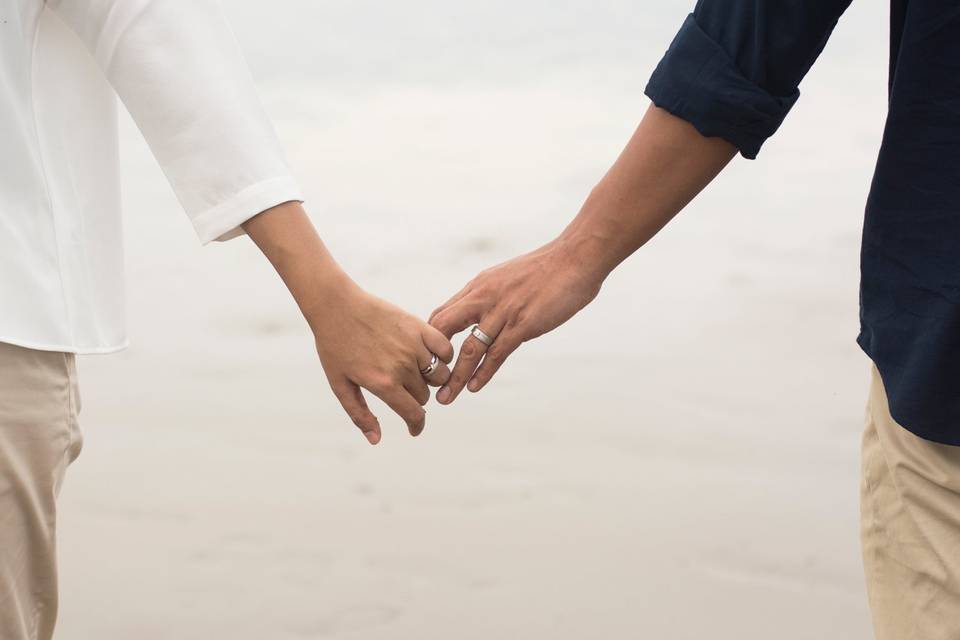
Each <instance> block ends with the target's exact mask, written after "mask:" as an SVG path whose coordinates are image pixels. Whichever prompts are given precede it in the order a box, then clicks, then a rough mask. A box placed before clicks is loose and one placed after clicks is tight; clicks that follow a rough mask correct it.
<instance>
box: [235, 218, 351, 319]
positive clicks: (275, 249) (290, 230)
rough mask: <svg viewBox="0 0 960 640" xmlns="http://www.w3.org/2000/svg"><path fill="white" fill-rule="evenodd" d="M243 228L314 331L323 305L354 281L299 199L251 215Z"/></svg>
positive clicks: (321, 314)
mask: <svg viewBox="0 0 960 640" xmlns="http://www.w3.org/2000/svg"><path fill="white" fill-rule="evenodd" d="M243 228H244V231H246V232H247V235H249V236H250V239H251V240H253V242H254V243H255V244H256V245H257V246H258V247H259V248H260V250H261V251H262V252H263V254H264V255H265V256H266V257H267V259H268V260H269V261H270V263H271V264H273V267H274V269H276V271H277V273H278V274H279V275H280V277H281V278H282V279H283V282H284V284H286V285H287V288H288V289H289V290H290V293H291V295H292V296H293V298H294V300H296V302H297V305H299V307H300V310H301V311H302V312H303V315H304V317H305V318H306V319H307V322H308V323H309V324H310V328H311V329H312V330H313V331H314V333H317V331H318V329H319V326H318V325H319V324H320V323H321V321H322V320H323V318H324V313H323V309H324V308H325V307H326V308H328V309H329V308H330V307H331V306H333V305H335V304H336V303H337V301H338V300H342V298H343V296H344V294H345V293H346V292H348V291H351V290H352V289H354V288H356V284H354V282H353V281H352V280H351V279H350V277H349V276H348V275H347V274H346V273H345V272H344V271H343V269H341V268H340V265H338V264H337V262H336V260H334V258H333V256H332V255H331V254H330V252H329V251H328V250H327V247H326V246H325V245H324V243H323V240H321V239H320V236H319V234H318V233H317V231H316V229H315V228H314V226H313V223H312V222H311V221H310V218H309V217H308V216H307V213H306V212H305V211H304V210H303V207H302V206H301V205H300V203H299V202H286V203H284V204H281V205H278V206H276V207H273V208H271V209H267V210H266V211H264V212H263V213H261V214H259V215H257V216H254V217H253V218H251V219H250V220H248V221H247V222H245V223H244V224H243Z"/></svg>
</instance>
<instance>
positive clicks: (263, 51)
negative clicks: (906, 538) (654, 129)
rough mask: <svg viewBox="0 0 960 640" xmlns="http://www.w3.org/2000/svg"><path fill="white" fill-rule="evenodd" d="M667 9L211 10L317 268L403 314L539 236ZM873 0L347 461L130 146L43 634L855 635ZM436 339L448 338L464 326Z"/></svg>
mask: <svg viewBox="0 0 960 640" xmlns="http://www.w3.org/2000/svg"><path fill="white" fill-rule="evenodd" d="M692 4H693V2H692V0H690V1H689V2H680V1H677V0H671V1H669V2H668V1H666V0H657V1H656V2H650V3H637V2H632V1H631V2H627V1H625V0H603V1H594V0H571V1H569V2H563V3H557V2H547V1H546V0H527V1H525V2H523V3H517V2H508V1H506V0H488V1H487V2H483V3H479V2H461V3H446V2H439V1H437V0H413V1H411V2H404V3H387V2H374V1H371V0H351V1H347V0H324V1H320V2H317V1H312V2H311V1H307V0H298V1H294V0H285V1H284V2H278V3H258V2H252V1H249V0H226V2H225V5H226V7H227V10H228V12H229V14H230V16H231V18H232V19H233V21H234V26H235V29H236V31H237V34H238V37H239V39H240V41H241V43H242V45H243V47H244V50H245V52H246V55H247V57H248V59H249V61H250V64H251V67H252V69H253V72H254V75H255V76H256V78H257V81H258V84H259V85H260V87H261V89H262V94H263V98H264V102H265V104H266V106H267V109H268V111H269V112H270V114H271V116H272V117H273V118H274V119H275V121H276V124H277V129H278V131H279V133H280V135H281V137H282V139H283V141H284V143H285V144H286V146H287V148H288V151H289V156H290V159H291V162H292V164H293V165H294V166H295V168H296V171H297V174H298V176H299V177H300V179H301V180H302V183H303V185H304V187H305V189H306V191H307V197H308V203H307V204H308V208H309V210H310V211H311V214H312V216H313V218H314V220H315V221H316V223H317V225H318V227H319V228H320V230H321V234H322V235H323V236H324V237H325V239H326V240H327V242H328V243H329V245H330V246H331V247H332V249H333V250H334V252H335V254H336V255H337V256H338V258H339V259H340V260H341V261H342V262H343V263H344V265H345V266H346V267H347V268H348V270H349V271H350V272H351V273H352V274H353V275H354V276H355V278H356V279H358V280H359V281H360V282H361V283H362V284H363V285H364V286H366V287H367V288H369V289H370V290H372V291H374V292H376V293H377V294H379V295H382V296H384V297H387V298H389V299H391V300H393V301H395V302H397V303H399V304H401V305H403V306H405V307H407V308H409V309H411V310H412V311H414V312H416V313H418V314H420V315H423V316H426V315H428V314H429V312H430V311H431V310H432V309H433V307H435V306H436V305H438V304H439V303H440V302H442V301H443V300H445V299H446V298H447V297H448V296H450V295H451V294H453V293H454V292H456V291H457V290H458V289H459V288H460V286H462V284H464V283H465V282H466V281H467V280H468V279H469V278H470V277H472V276H473V275H474V274H475V273H476V272H477V271H478V270H480V269H482V268H484V267H486V266H489V265H490V264H492V263H495V262H499V261H501V260H504V259H506V258H508V257H511V256H513V255H515V254H517V253H519V252H522V251H526V250H528V249H531V248H533V247H535V246H537V245H538V244H539V243H541V242H543V241H545V240H547V239H549V238H550V237H552V235H553V234H554V233H556V232H557V231H558V230H559V229H560V228H561V227H562V226H563V224H564V223H565V222H566V221H567V220H568V219H569V218H570V217H571V216H572V215H574V214H575V213H576V211H577V209H578V208H579V205H580V203H581V202H582V199H583V197H584V196H585V195H586V193H587V192H588V191H589V189H590V187H591V186H592V185H593V184H594V183H595V182H596V181H597V180H598V179H599V178H600V176H601V175H602V173H603V172H604V171H605V170H606V168H607V167H608V166H609V164H610V163H611V162H612V160H613V159H614V157H615V156H616V154H617V153H618V152H619V150H620V149H621V147H622V145H623V144H624V143H625V141H626V140H627V138H628V136H629V135H630V133H631V132H632V130H633V128H634V126H635V125H636V123H637V122H638V121H639V119H640V117H641V115H642V113H643V111H644V109H645V108H646V105H647V100H646V99H645V98H644V96H643V87H644V84H645V82H646V80H647V78H648V76H649V74H650V72H651V71H652V69H653V67H654V66H655V64H656V62H657V61H658V59H659V57H660V55H661V53H662V51H663V50H664V49H665V48H666V47H667V45H668V43H669V41H670V39H671V38H672V37H673V35H674V33H675V31H676V29H677V28H678V27H679V25H680V23H681V22H682V19H683V16H684V15H685V14H686V13H687V12H688V11H689V10H690V8H691V6H692ZM886 11H887V10H886V7H885V6H884V3H870V2H860V3H854V6H853V7H852V8H851V9H850V11H849V13H848V14H847V16H846V17H845V18H844V20H843V21H842V22H841V25H840V27H839V28H838V30H837V32H836V34H835V36H834V39H833V40H832V41H831V43H830V44H829V46H828V47H827V50H826V52H825V53H824V55H823V56H822V57H821V60H820V62H819V64H818V65H817V67H815V68H814V71H813V72H812V73H811V75H810V76H809V77H808V78H807V80H806V81H805V83H804V85H803V86H802V91H803V97H802V98H801V100H800V102H799V103H798V105H797V107H796V108H795V110H794V112H793V113H792V115H791V117H790V118H789V119H788V121H787V123H786V124H785V126H784V127H783V129H782V131H781V133H780V134H779V135H778V136H777V137H776V138H775V139H774V140H772V141H771V142H770V143H769V144H768V146H767V147H766V148H765V150H764V151H763V153H762V154H761V156H760V160H759V161H757V162H753V163H751V162H747V161H744V160H742V159H741V160H738V161H737V162H735V163H734V164H733V166H732V167H731V168H730V169H729V170H728V172H727V173H726V174H725V175H724V176H723V177H722V179H721V180H719V181H718V183H717V184H716V185H714V186H712V187H711V188H710V189H709V190H708V191H707V192H706V193H705V194H704V195H703V196H702V197H701V198H700V199H699V200H697V202H695V203H694V204H693V205H692V206H691V207H689V209H688V210H687V211H686V212H685V214H683V215H682V216H681V217H680V218H679V219H678V220H677V221H676V222H675V223H674V224H673V225H672V226H671V227H669V228H668V230H667V231H666V232H665V233H663V234H662V235H661V236H660V237H659V238H657V239H656V240H655V241H654V242H653V243H652V244H651V245H650V246H648V247H647V248H645V249H644V250H642V251H641V252H640V253H639V254H638V255H636V256H634V258H632V259H631V260H630V261H629V262H628V263H626V264H625V265H624V266H623V267H622V269H621V270H620V271H618V272H617V273H616V274H615V275H614V276H613V277H612V278H611V279H610V280H609V281H608V283H607V285H606V286H605V288H604V290H603V292H602V293H601V296H600V298H599V299H598V300H597V301H596V302H595V303H594V304H593V305H592V306H591V307H589V308H588V310H586V311H585V312H584V313H582V314H581V315H580V316H578V317H577V318H575V319H574V320H573V321H571V322H570V323H569V324H568V325H566V326H565V327H563V328H562V329H561V330H559V331H557V332H556V333H554V334H551V335H549V336H548V337H545V338H543V339H541V340H539V341H537V342H535V343H532V344H529V345H527V346H525V347H524V348H523V349H521V350H520V351H519V352H518V353H517V354H516V355H514V356H513V359H512V361H511V362H509V363H508V365H507V366H506V367H505V369H504V370H503V371H502V372H501V373H500V374H499V376H498V378H496V379H495V381H494V383H493V384H492V385H491V386H490V387H489V389H488V390H487V391H485V392H484V393H482V394H481V395H477V396H469V397H464V398H463V399H461V400H460V401H458V403H457V404H456V405H454V406H453V407H450V408H442V407H439V406H437V405H435V404H434V405H431V407H429V408H428V424H427V429H426V432H425V433H424V434H423V436H422V437H421V438H419V439H417V440H413V439H411V438H409V437H408V436H407V435H406V434H405V430H404V429H403V427H402V424H401V423H400V421H399V419H397V418H395V417H392V416H390V415H389V414H388V413H387V411H386V409H384V408H382V406H381V405H377V407H378V409H379V411H378V413H379V414H380V415H381V418H383V422H384V426H385V437H384V442H383V444H382V446H380V447H378V448H371V447H369V446H367V445H366V444H365V443H364V441H363V439H362V437H361V435H360V434H359V432H357V431H356V429H355V428H354V427H353V426H352V425H351V424H350V423H349V421H348V420H347V419H346V418H345V416H344V415H343V413H342V410H341V408H340V407H339V405H338V404H337V402H336V401H335V399H334V398H333V396H332V395H331V394H330V393H329V392H328V389H327V386H326V383H325V381H324V379H323V375H322V372H321V369H320V366H319V363H318V362H317V360H316V356H315V353H314V351H313V345H312V341H311V336H310V335H309V333H308V331H307V328H306V326H305V324H304V323H303V321H302V320H301V318H300V317H299V315H298V312H297V310H296V308H295V306H294V305H293V303H292V301H291V300H290V299H289V297H288V295H287V294H286V292H285V291H284V289H283V287H282V285H281V283H280V282H279V280H278V279H277V278H276V276H275V275H274V274H273V273H272V271H271V269H270V267H269V266H268V265H267V264H266V262H265V261H264V260H262V258H260V256H259V255H258V253H257V251H256V250H255V248H254V247H253V246H252V244H250V243H249V242H248V241H246V240H244V239H240V240H236V241H233V242H230V243H227V244H225V245H216V246H211V247H206V248H202V247H200V246H199V244H198V242H197V241H196V239H195V237H194V236H193V233H192V231H191V229H190V227H189V225H188V223H187V221H186V217H185V216H184V215H183V214H182V213H181V212H180V210H179V208H178V206H177V204H176V202H175V200H174V198H173V196H172V194H171V192H170V189H169V187H168V186H167V185H166V182H165V181H164V179H163V177H162V175H161V174H160V172H159V170H158V169H157V167H156V165H155V164H154V162H153V160H152V158H151V157H150V155H149V152H148V151H147V149H146V147H145V145H144V143H143V142H142V141H141V140H140V138H139V136H138V134H137V132H136V130H135V129H134V127H133V125H132V124H131V123H130V122H128V121H127V122H124V125H123V126H124V136H123V140H124V160H125V177H126V182H125V187H124V191H125V201H126V205H127V216H126V225H127V237H128V256H127V262H128V270H129V285H128V290H129V301H128V308H129V316H130V318H129V320H130V333H131V339H132V347H131V348H130V349H129V350H128V351H126V352H125V353H123V354H119V355H116V356H111V357H87V358H84V359H83V360H82V361H81V363H80V368H81V384H82V391H83V414H82V416H81V417H82V427H83V430H84V434H85V445H84V449H83V453H82V455H81V456H80V458H79V459H78V460H77V462H76V463H75V464H74V465H73V466H72V467H71V468H70V471H69V473H68V475H67V481H66V483H65V485H64V488H63V492H62V494H61V516H60V522H59V527H60V556H61V563H62V578H61V588H62V604H61V622H60V627H59V634H58V637H60V638H63V639H65V640H74V639H81V640H85V639H94V638H96V639H98V640H104V639H126V638H136V639H137V640H160V639H163V640H167V639H170V640H173V639H177V640H201V639H203V640H210V639H211V638H229V639H231V640H253V639H257V640H266V639H269V640H287V639H298V638H335V639H338V640H339V639H343V640H348V639H349V640H373V639H386V638H389V639H394V640H403V639H408V638H409V639H414V638H416V639H423V638H427V639H433V638H457V639H463V640H471V639H480V638H483V639H485V640H486V639H489V638H536V639H539V638H544V639H546V638H549V639H552V640H566V639H580V638H670V639H694V638H696V639H700V638H713V639H717V640H723V639H731V640H733V639H736V640H761V639H762V640H767V639H769V638H773V637H776V638H778V640H801V639H810V640H824V639H826V638H843V639H845V640H866V639H867V638H868V637H869V619H868V611H867V607H866V604H865V596H864V589H863V584H862V577H861V568H860V560H859V549H858V537H857V536H858V532H857V509H858V507H857V491H858V464H859V463H858V445H859V435H860V429H861V423H862V414H863V407H864V402H865V399H866V395H865V394H866V390H867V382H868V363H867V360H866V358H865V357H864V356H863V355H862V354H861V353H860V352H859V350H858V348H857V347H856V345H855V343H854V337H855V336H856V333H857V327H858V324H857V280H858V244H859V234H860V229H861V223H862V211H863V203H864V200H865V196H866V192H867V189H868V186H869V181H870V176H871V172H872V169H873V161H874V157H875V152H876V149H877V147H878V145H879V140H880V135H881V132H882V125H883V110H884V106H885V89H886V84H885V82H886V78H885V72H886V52H887V46H886V39H887V24H886V17H887V16H886ZM458 342H459V339H458Z"/></svg>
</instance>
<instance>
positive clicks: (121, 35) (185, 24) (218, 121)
mask: <svg viewBox="0 0 960 640" xmlns="http://www.w3.org/2000/svg"><path fill="white" fill-rule="evenodd" d="M47 5H48V6H49V7H50V8H52V9H53V10H55V11H56V12H57V14H59V16H60V17H61V18H62V19H63V20H64V22H66V24H67V25H68V26H69V27H71V28H72V29H73V30H74V31H75V32H76V33H77V34H78V35H79V36H80V38H81V40H83V41H84V43H85V44H86V45H87V46H88V47H89V49H90V51H91V52H92V53H93V54H94V57H95V58H96V60H97V62H98V63H99V65H100V67H101V68H102V69H103V71H104V73H105V75H106V77H107V79H108V80H109V81H110V83H111V84H112V85H113V87H114V88H115V89H116V91H117V93H118V94H119V96H120V98H121V100H123V102H124V104H125V105H126V107H127V109H128V111H129V112H130V114H131V116H133V119H134V121H136V123H137V126H138V127H139V128H140V131H141V132H142V133H143V135H144V138H146V140H147V143H148V144H149V145H150V148H151V150H152V151H153V154H154V156H155V157H156V158H157V160H158V162H159V164H160V166H161V168H162V169H163V171H164V173H165V174H166V176H167V178H168V180H169V181H170V184H171V186H172V187H173V190H174V192H175V193H176V195H177V198H178V199H179V200H180V203H181V205H182V206H183V208H184V210H185V211H186V213H187V216H188V217H189V218H190V221H191V222H192V224H193V227H194V229H195V231H196V233H197V235H198V237H199V238H200V240H201V242H203V243H207V242H210V241H212V240H226V239H229V238H232V237H235V236H237V235H240V234H241V233H242V228H241V226H240V225H241V224H242V223H243V222H245V221H246V220H248V219H249V218H252V217H253V216H255V215H257V214H258V213H260V212H261V211H264V210H265V209H269V208H270V207H273V206H275V205H277V204H281V203H283V202H288V201H291V200H299V201H302V197H301V195H300V189H299V186H298V184H297V182H296V180H295V179H294V178H293V176H292V174H291V171H290V169H289V167H288V165H287V162H286V159H285V157H284V153H283V151H282V149H281V146H280V143H279V142H278V140H277V137H276V135H275V132H274V130H273V127H272V125H271V123H270V121H269V120H268V118H267V116H266V114H265V113H264V110H263V107H262V105H261V104H260V100H259V97H258V95H257V92H256V89H255V88H254V84H253V81H252V78H251V76H250V73H249V71H248V69H247V66H246V63H245V61H244V59H243V56H242V54H241V52H240V48H239V46H238V45H237V42H236V39H235V38H234V35H233V32H232V31H231V30H230V28H229V26H228V25H227V21H226V19H225V18H224V16H223V14H222V11H221V8H220V6H219V2H218V1H217V0H48V2H47Z"/></svg>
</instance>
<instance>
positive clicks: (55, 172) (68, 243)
mask: <svg viewBox="0 0 960 640" xmlns="http://www.w3.org/2000/svg"><path fill="white" fill-rule="evenodd" d="M114 91H116V94H119V96H120V98H121V100H122V101H123V103H124V105H125V106H126V108H127V109H128V110H129V112H130V114H131V115H132V116H133V119H134V120H135V122H136V123H137V125H138V127H139V128H140V130H141V132H142V133H143V135H144V137H145V138H146V140H147V142H148V143H149V145H150V148H151V149H152V151H153V154H154V155H155V156H156V158H157V160H158V162H159V163H160V165H161V167H162V168H163V171H164V173H165V174H166V176H167V178H168V179H169V181H170V184H171V185H172V186H173V189H174V191H175V192H176V195H177V197H178V198H179V200H180V203H181V204H182V205H183V208H184V209H185V210H186V213H187V215H188V216H189V218H190V220H191V222H192V223H193V226H194V228H195V229H196V232H197V235H198V236H199V237H200V240H201V242H204V243H207V242H210V241H211V240H226V239H228V238H231V237H234V236H236V235H239V234H240V233H242V230H241V229H240V228H239V225H240V224H241V223H242V222H244V221H246V220H248V219H249V218H251V217H253V216H254V215H256V214H257V213H259V212H261V211H263V210H264V209H268V208H270V207H272V206H274V205H277V204H280V203H282V202H287V201H290V200H302V198H301V196H300V191H299V189H298V187H297V184H296V182H295V180H294V179H293V178H292V177H291V173H290V170H289V168H288V166H287V163H286V161H285V159H284V156H283V152H282V150H281V149H280V145H279V143H278V141H277V138H276V135H275V134H274V131H273V129H272V127H271V125H270V123H269V121H268V120H267V118H266V116H265V114H264V112H263V109H262V107H261V105H260V103H259V100H258V98H257V95H256V91H255V89H254V86H253V83H252V81H251V78H250V74H249V71H248V70H247V67H246V65H245V63H244V61H243V58H242V56H241V54H240V51H239V49H238V46H237V43H236V40H235V38H234V36H233V34H232V32H231V31H230V28H229V27H228V25H227V24H226V22H225V20H224V18H223V16H222V14H221V12H220V9H219V6H218V4H217V2H216V0H47V1H46V2H44V0H0V342H9V343H12V344H17V345H20V346H24V347H29V348H34V349H43V350H55V351H68V352H74V353H104V352H109V351H116V350H119V349H122V348H123V347H124V346H126V335H125V329H124V311H123V307H124V302H123V300H124V291H123V288H124V284H123V250H122V234H121V220H120V188H119V161H118V155H117V131H116V128H117V125H116V97H115V94H114Z"/></svg>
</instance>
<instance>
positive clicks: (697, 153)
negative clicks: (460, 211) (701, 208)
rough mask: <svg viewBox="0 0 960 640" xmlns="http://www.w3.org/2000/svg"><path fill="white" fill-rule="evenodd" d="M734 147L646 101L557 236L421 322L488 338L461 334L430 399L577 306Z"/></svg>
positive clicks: (473, 382) (472, 378)
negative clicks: (449, 370)
mask: <svg viewBox="0 0 960 640" xmlns="http://www.w3.org/2000/svg"><path fill="white" fill-rule="evenodd" d="M735 153H736V148H735V147H734V146H733V145H732V144H730V143H729V142H727V141H725V140H722V139H720V138H705V137H704V136H702V135H701V134H700V133H699V132H698V131H697V130H696V129H694V127H693V126H692V125H690V124H689V123H688V122H686V121H684V120H681V119H680V118H677V117H676V116H674V115H671V114H670V113H668V112H666V111H664V110H663V109H658V108H657V107H654V106H651V107H650V108H649V109H648V110H647V113H646V115H645V116H644V118H643V121H642V122H641V123H640V126H639V127H637V130H636V132H635V133H634V134H633V137H632V138H631V139H630V142H628V143H627V146H626V148H625V149H624V150H623V153H621V154H620V157H619V158H617V161H616V162H615V163H614V164H613V166H612V167H611V168H610V170H609V171H608V172H607V174H606V175H605V176H604V177H603V180H601V181H600V183H599V184H598V185H597V186H596V187H595V188H594V189H593V191H592V192H591V193H590V196H589V197H588V198H587V200H586V202H585V203H584V205H583V208H582V209H581V210H580V213H579V214H578V215H577V217H576V218H574V220H573V221H572V222H571V223H570V224H569V225H568V226H567V228H566V229H565V230H564V231H563V233H562V234H561V235H560V237H559V238H557V239H556V240H554V241H553V242H551V243H550V244H548V245H546V246H544V247H543V248H541V249H539V250H538V251H535V252H533V253H530V254H527V255H525V256H522V257H520V258H516V259H514V260H511V261H510V262H506V263H504V264H502V265H500V266H498V267H494V268H493V269H490V270H488V271H484V272H483V273H481V274H480V275H479V276H477V277H476V278H475V279H474V280H473V281H472V282H470V284H468V285H467V286H466V287H464V288H463V290H462V291H460V293H458V294H457V295H455V296H454V297H453V298H451V299H450V300H449V301H448V302H447V303H446V304H444V305H443V306H442V307H440V308H439V309H437V310H436V311H434V312H433V315H432V316H431V318H430V324H432V325H433V326H434V327H436V328H437V329H439V330H440V331H442V332H443V333H444V334H445V335H446V336H447V337H448V338H449V337H451V336H453V334H455V333H458V332H459V331H462V330H463V329H465V328H466V327H467V326H468V325H471V324H474V323H477V324H478V325H479V328H480V330H481V331H482V332H483V333H482V334H481V335H483V334H486V336H489V337H491V338H494V340H493V342H492V343H491V345H490V346H489V347H488V346H487V345H486V344H484V342H483V341H481V340H480V339H478V338H477V337H476V336H474V335H471V336H469V337H468V338H467V339H466V341H465V342H464V343H463V347H462V349H461V351H460V356H459V357H458V358H457V364H456V366H454V368H453V374H452V375H451V376H450V381H449V382H448V383H447V384H446V386H444V387H443V388H442V389H440V391H439V393H437V400H438V401H439V402H440V403H441V404H449V403H451V402H453V400H454V399H455V398H456V397H457V395H458V394H459V393H460V391H461V390H462V389H463V387H464V385H467V388H468V389H470V390H471V391H479V390H480V389H481V388H483V386H484V385H485V384H486V383H487V382H489V380H490V378H491V377H492V376H493V374H494V373H495V372H496V371H497V369H499V368H500V365H502V364H503V361H504V360H506V358H507V356H509V355H510V354H511V353H513V351H514V350H515V349H516V348H517V347H519V346H520V344H522V343H523V342H525V341H527V340H531V339H533V338H536V337H537V336H539V335H542V334H544V333H546V332H548V331H551V330H552V329H555V328H556V327H558V326H560V325H561V324H563V323H564V322H566V321H567V320H569V319H570V317H571V316H573V315H574V314H575V313H577V312H578V311H579V310H580V309H582V308H583V307H584V306H586V305H587V304H588V303H589V302H590V301H591V300H593V299H594V297H596V295H597V293H598V292H599V290H600V286H601V284H602V283H603V281H604V279H606V277H607V275H608V274H609V273H610V272H611V271H613V269H615V268H616V267H617V265H619V264H620V263H621V262H622V261H623V260H625V259H626V258H627V257H628V256H629V255H630V254H632V253H633V252H634V251H636V250H637V249H639V248H640V247H641V246H643V245H644V244H645V243H646V242H647V241H648V240H649V239H650V238H652V237H653V236H654V235H655V234H656V233H657V232H658V231H660V229H662V228H663V226H664V225H666V224H667V222H669V221H670V219H671V218H673V216H674V215H676V214H677V213H678V212H679V211H680V210H681V209H683V207H685V206H686V204H687V203H688V202H690V200H692V199H693V197H694V196H696V195H697V193H699V192H700V190H701V189H703V188H704V187H705V186H706V185H707V184H708V183H709V182H710V181H711V180H712V179H713V178H714V177H715V176H716V175H717V174H718V173H719V172H720V171H721V170H722V169H723V167H725V166H726V165H727V163H729V162H730V160H731V159H732V158H733V156H734V154H735ZM481 358H483V362H482V363H481V362H480V359H481ZM478 365H479V369H478V368H477V366H478Z"/></svg>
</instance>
